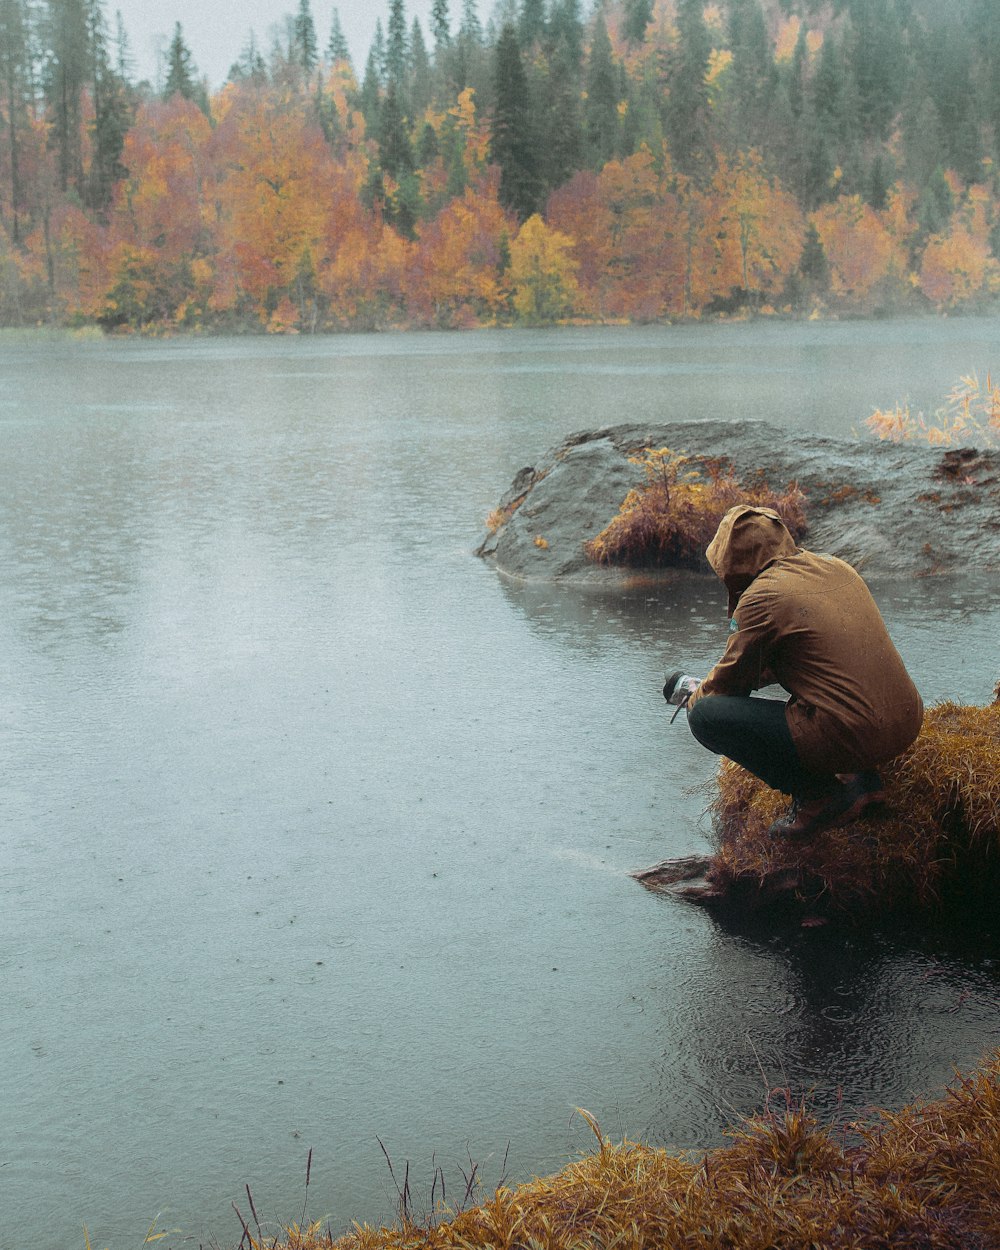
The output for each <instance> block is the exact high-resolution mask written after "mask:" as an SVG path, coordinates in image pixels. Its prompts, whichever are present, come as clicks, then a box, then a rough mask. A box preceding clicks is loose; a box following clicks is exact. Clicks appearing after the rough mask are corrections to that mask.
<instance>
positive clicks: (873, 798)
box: [837, 768, 885, 815]
mask: <svg viewBox="0 0 1000 1250" xmlns="http://www.w3.org/2000/svg"><path fill="white" fill-rule="evenodd" d="M837 778H838V780H839V781H842V782H843V783H844V785H845V786H852V787H853V788H854V789H855V791H856V793H857V794H858V796H859V798H860V800H861V806H860V808H859V809H858V811H857V814H858V815H860V814H861V812H863V811H864V810H865V809H866V808H869V807H873V806H874V805H875V804H876V803H884V802H885V784H884V783H883V781H882V778H881V776H880V775H879V774H878V773H877V772H876V771H875V769H874V768H869V769H868V770H867V771H866V772H863V773H838V774H837Z"/></svg>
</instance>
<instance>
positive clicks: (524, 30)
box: [517, 0, 545, 48]
mask: <svg viewBox="0 0 1000 1250" xmlns="http://www.w3.org/2000/svg"><path fill="white" fill-rule="evenodd" d="M517 33H518V37H519V39H520V41H521V47H522V48H530V47H531V46H532V44H535V43H541V41H542V36H543V35H544V34H545V0H521V13H520V16H519V17H518V21H517Z"/></svg>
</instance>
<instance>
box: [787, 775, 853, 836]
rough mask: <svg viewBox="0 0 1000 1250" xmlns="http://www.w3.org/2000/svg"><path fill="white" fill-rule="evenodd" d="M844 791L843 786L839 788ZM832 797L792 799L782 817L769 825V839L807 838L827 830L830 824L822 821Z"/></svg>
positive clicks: (831, 802) (833, 796)
mask: <svg viewBox="0 0 1000 1250" xmlns="http://www.w3.org/2000/svg"><path fill="white" fill-rule="evenodd" d="M840 789H841V790H845V789H846V787H845V786H841V787H840ZM835 797H836V793H835V794H834V795H832V796H831V795H829V794H827V795H824V796H823V798H821V799H792V801H791V804H790V805H789V808H788V811H787V812H785V814H784V816H779V817H778V819H777V820H776V821H775V822H774V824H773V825H771V827H770V829H768V831H767V836H768V837H769V838H809V837H812V835H813V834H815V833H820V832H821V831H822V830H823V829H829V828H830V827H831V826H830V823H829V821H828V820H826V819H824V817H825V816H826V814H827V809H829V808H830V807H831V806H832V805H833V801H834V798H835Z"/></svg>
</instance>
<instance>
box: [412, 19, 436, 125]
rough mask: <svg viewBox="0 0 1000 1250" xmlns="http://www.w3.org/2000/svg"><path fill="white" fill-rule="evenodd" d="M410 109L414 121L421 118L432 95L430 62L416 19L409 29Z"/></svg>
mask: <svg viewBox="0 0 1000 1250" xmlns="http://www.w3.org/2000/svg"><path fill="white" fill-rule="evenodd" d="M409 69H410V90H409V97H410V109H411V112H412V115H413V118H414V120H417V119H419V118H421V117H423V115H424V112H425V111H426V109H427V107H428V105H429V104H430V102H431V97H432V95H433V80H432V75H431V60H430V57H429V56H428V54H427V44H426V42H425V40H424V32H423V30H422V29H421V26H420V22H419V20H418V19H417V18H414V19H413V25H412V26H411V27H410V56H409Z"/></svg>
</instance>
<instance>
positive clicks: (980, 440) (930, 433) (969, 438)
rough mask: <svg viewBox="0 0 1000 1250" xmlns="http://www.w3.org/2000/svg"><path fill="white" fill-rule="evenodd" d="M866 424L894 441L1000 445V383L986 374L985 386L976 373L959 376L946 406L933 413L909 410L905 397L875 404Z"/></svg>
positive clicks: (879, 436) (884, 437)
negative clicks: (884, 404) (881, 405)
mask: <svg viewBox="0 0 1000 1250" xmlns="http://www.w3.org/2000/svg"><path fill="white" fill-rule="evenodd" d="M865 425H866V426H867V427H868V429H869V430H871V431H872V433H873V434H875V435H876V436H877V437H878V438H880V439H882V440H883V441H888V442H891V443H906V442H924V443H927V444H929V445H930V446H931V447H969V446H976V447H998V446H1000V386H994V384H993V378H992V377H991V376H990V374H987V375H986V384H985V386H984V385H983V384H982V383H981V382H980V381H979V378H978V376H977V375H976V374H975V373H970V374H969V375H967V376H966V377H963V378H960V379H959V380H958V382H957V383H956V384H955V386H954V387H953V388H952V391H951V394H950V395H949V396H948V398H947V401H946V402H945V405H944V407H943V408H939V409H938V410H937V411H936V412H935V413H934V415H933V416H931V417H929V418H928V417H925V416H924V414H923V413H922V412H918V413H916V414H914V413H912V412H911V411H910V405H909V403H908V402H906V401H904V402H902V403H897V404H896V405H895V407H893V408H884V409H883V408H876V409H875V411H874V412H873V413H872V415H871V416H870V417H867V418H866V419H865Z"/></svg>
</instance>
